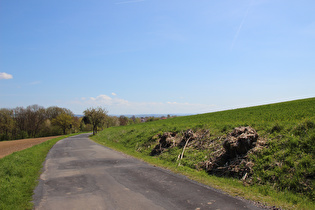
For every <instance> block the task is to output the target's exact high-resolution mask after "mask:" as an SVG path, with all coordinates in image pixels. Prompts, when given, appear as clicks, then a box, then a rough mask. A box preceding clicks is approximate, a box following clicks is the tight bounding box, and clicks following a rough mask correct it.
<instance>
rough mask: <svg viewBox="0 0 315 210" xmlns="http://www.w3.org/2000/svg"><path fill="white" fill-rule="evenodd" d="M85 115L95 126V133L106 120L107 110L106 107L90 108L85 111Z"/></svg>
mask: <svg viewBox="0 0 315 210" xmlns="http://www.w3.org/2000/svg"><path fill="white" fill-rule="evenodd" d="M84 117H86V118H87V119H88V120H89V122H90V124H92V126H93V135H95V134H96V133H97V128H98V127H102V126H103V125H104V123H105V122H106V118H107V111H106V110H105V109H104V108H101V107H98V108H89V109H86V110H85V111H84Z"/></svg>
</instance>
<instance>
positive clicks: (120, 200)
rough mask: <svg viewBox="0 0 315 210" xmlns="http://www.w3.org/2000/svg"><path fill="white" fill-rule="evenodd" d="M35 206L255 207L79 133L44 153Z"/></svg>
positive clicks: (90, 207) (125, 207) (84, 207)
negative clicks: (46, 154)
mask: <svg viewBox="0 0 315 210" xmlns="http://www.w3.org/2000/svg"><path fill="white" fill-rule="evenodd" d="M43 170H44V171H43V173H42V175H41V177H40V182H39V185H38V186H37V188H36V189H35V194H34V204H35V209H54V210H62V209H67V210H68V209H76V210H77V209H84V210H87V209H124V210H125V209H135V210H141V209H146V210H147V209H150V210H154V209H181V210H182V209H221V210H223V209H229V210H230V209H259V208H257V207H255V206H253V205H252V204H251V203H249V202H247V201H244V200H241V199H237V198H233V197H231V196H228V195H226V194H223V193H221V192H219V191H218V190H215V189H212V188H210V187H208V186H204V185H202V184H199V183H197V182H194V181H191V180H189V179H188V178H186V177H184V176H181V175H177V174H173V173H171V172H169V171H167V170H164V169H160V168H158V167H154V166H151V165H149V164H147V163H144V162H142V161H139V160H137V159H134V158H132V157H129V156H127V155H124V154H122V153H119V152H116V151H113V150H111V149H109V148H106V147H104V146H101V145H99V144H97V143H95V142H93V141H91V140H90V139H89V138H88V134H81V135H78V136H73V137H69V138H66V139H64V140H61V141H59V142H58V143H57V144H56V145H55V146H54V147H53V148H52V149H51V151H50V152H49V153H48V156H47V159H46V162H45V164H44V169H43Z"/></svg>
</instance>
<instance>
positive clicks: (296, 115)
mask: <svg viewBox="0 0 315 210" xmlns="http://www.w3.org/2000/svg"><path fill="white" fill-rule="evenodd" d="M238 126H251V127H252V128H254V129H255V130H256V131H257V133H258V134H259V138H260V139H264V140H265V141H266V145H265V147H264V148H263V149H262V150H259V151H258V152H256V153H253V154H251V155H250V159H251V161H252V162H253V163H254V167H253V171H254V173H253V175H252V177H251V182H250V183H244V182H242V181H240V180H238V179H234V178H228V177H215V176H212V175H208V174H207V173H205V172H204V171H199V170H197V169H196V165H197V164H198V163H199V162H202V161H205V160H206V159H207V158H208V157H209V156H211V155H212V154H213V153H215V152H216V151H215V150H211V149H210V150H205V149H198V148H187V150H186V151H185V156H184V158H183V159H182V161H181V166H178V163H177V159H178V155H179V154H180V153H181V149H179V148H177V147H174V148H170V149H169V150H167V151H165V152H163V153H162V154H161V155H158V156H154V157H152V156H150V152H151V150H152V149H153V148H154V146H155V145H156V143H157V142H156V141H157V139H156V136H157V134H162V133H164V132H176V133H181V132H183V131H186V130H187V129H192V130H193V131H195V132H198V131H203V130H209V131H210V135H209V136H208V137H207V139H203V141H206V142H216V141H221V142H219V143H222V141H223V140H224V137H225V136H226V134H228V133H230V132H231V131H232V130H233V129H234V128H235V127H238ZM93 139H94V140H95V141H97V142H99V143H101V144H104V145H106V146H109V147H112V148H115V149H117V150H120V151H123V152H125V153H128V154H131V155H133V156H136V157H139V158H142V159H144V160H146V161H147V162H150V163H152V164H157V165H160V166H164V167H166V168H169V169H171V170H173V171H175V172H180V173H183V174H185V175H187V176H189V177H191V178H193V179H196V180H198V181H201V182H203V183H206V184H209V185H212V186H215V187H218V188H221V189H224V190H225V191H228V192H229V193H231V194H233V195H240V196H243V197H245V198H248V199H253V200H256V201H260V202H262V203H266V204H268V205H276V206H281V207H283V208H288V209H290V208H292V209H296V208H299V209H315V207H314V202H315V194H314V185H315V182H314V177H315V161H314V158H315V157H314V154H315V98H309V99H303V100H296V101H290V102H284V103H277V104H270V105H263V106H256V107H249V108H241V109H235V110H228V111H221V112H215V113H208V114H200V115H194V116H186V117H176V118H172V119H167V120H160V121H154V122H148V123H143V124H136V125H130V126H123V127H113V128H108V129H105V130H104V131H102V132H100V133H99V134H98V135H96V136H95V137H93Z"/></svg>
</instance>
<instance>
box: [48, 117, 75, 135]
mask: <svg viewBox="0 0 315 210" xmlns="http://www.w3.org/2000/svg"><path fill="white" fill-rule="evenodd" d="M51 123H52V124H53V125H55V126H58V127H59V128H61V129H62V131H63V134H64V135H65V134H66V131H67V129H70V128H71V126H72V124H73V117H72V116H71V115H68V114H66V113H62V114H59V115H58V116H57V117H56V118H54V119H52V121H51Z"/></svg>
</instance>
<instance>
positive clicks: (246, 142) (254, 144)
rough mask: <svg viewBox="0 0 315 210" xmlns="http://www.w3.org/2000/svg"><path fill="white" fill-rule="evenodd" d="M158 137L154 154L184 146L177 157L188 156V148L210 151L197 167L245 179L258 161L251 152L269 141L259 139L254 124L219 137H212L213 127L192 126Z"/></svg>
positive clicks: (217, 173) (209, 171)
mask: <svg viewBox="0 0 315 210" xmlns="http://www.w3.org/2000/svg"><path fill="white" fill-rule="evenodd" d="M154 139H157V145H156V146H155V147H154V149H153V150H152V151H151V153H150V155H151V156H157V155H160V154H161V153H163V152H165V151H167V150H168V149H170V148H173V147H178V148H182V153H181V154H179V156H178V159H177V160H180V159H182V158H183V157H184V152H185V149H187V148H193V149H196V150H203V151H209V156H208V160H206V161H204V162H200V163H197V164H196V168H197V169H202V170H206V171H207V172H208V173H209V174H214V175H217V176H230V177H235V178H238V179H243V180H245V179H247V178H249V177H251V175H252V174H253V166H254V163H253V162H252V161H251V160H250V158H249V154H251V153H253V152H257V151H258V150H260V149H261V148H263V147H264V145H265V141H264V140H263V139H259V136H258V134H257V132H256V131H255V130H254V129H253V128H252V127H250V126H247V127H237V128H234V130H233V131H232V132H231V133H229V134H227V135H224V136H221V137H217V138H214V137H213V136H212V137H211V135H210V131H209V130H199V131H197V132H194V131H193V130H191V129H188V130H186V131H184V132H181V133H176V132H165V133H163V134H159V135H157V136H155V137H154ZM248 181H249V180H248Z"/></svg>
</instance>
